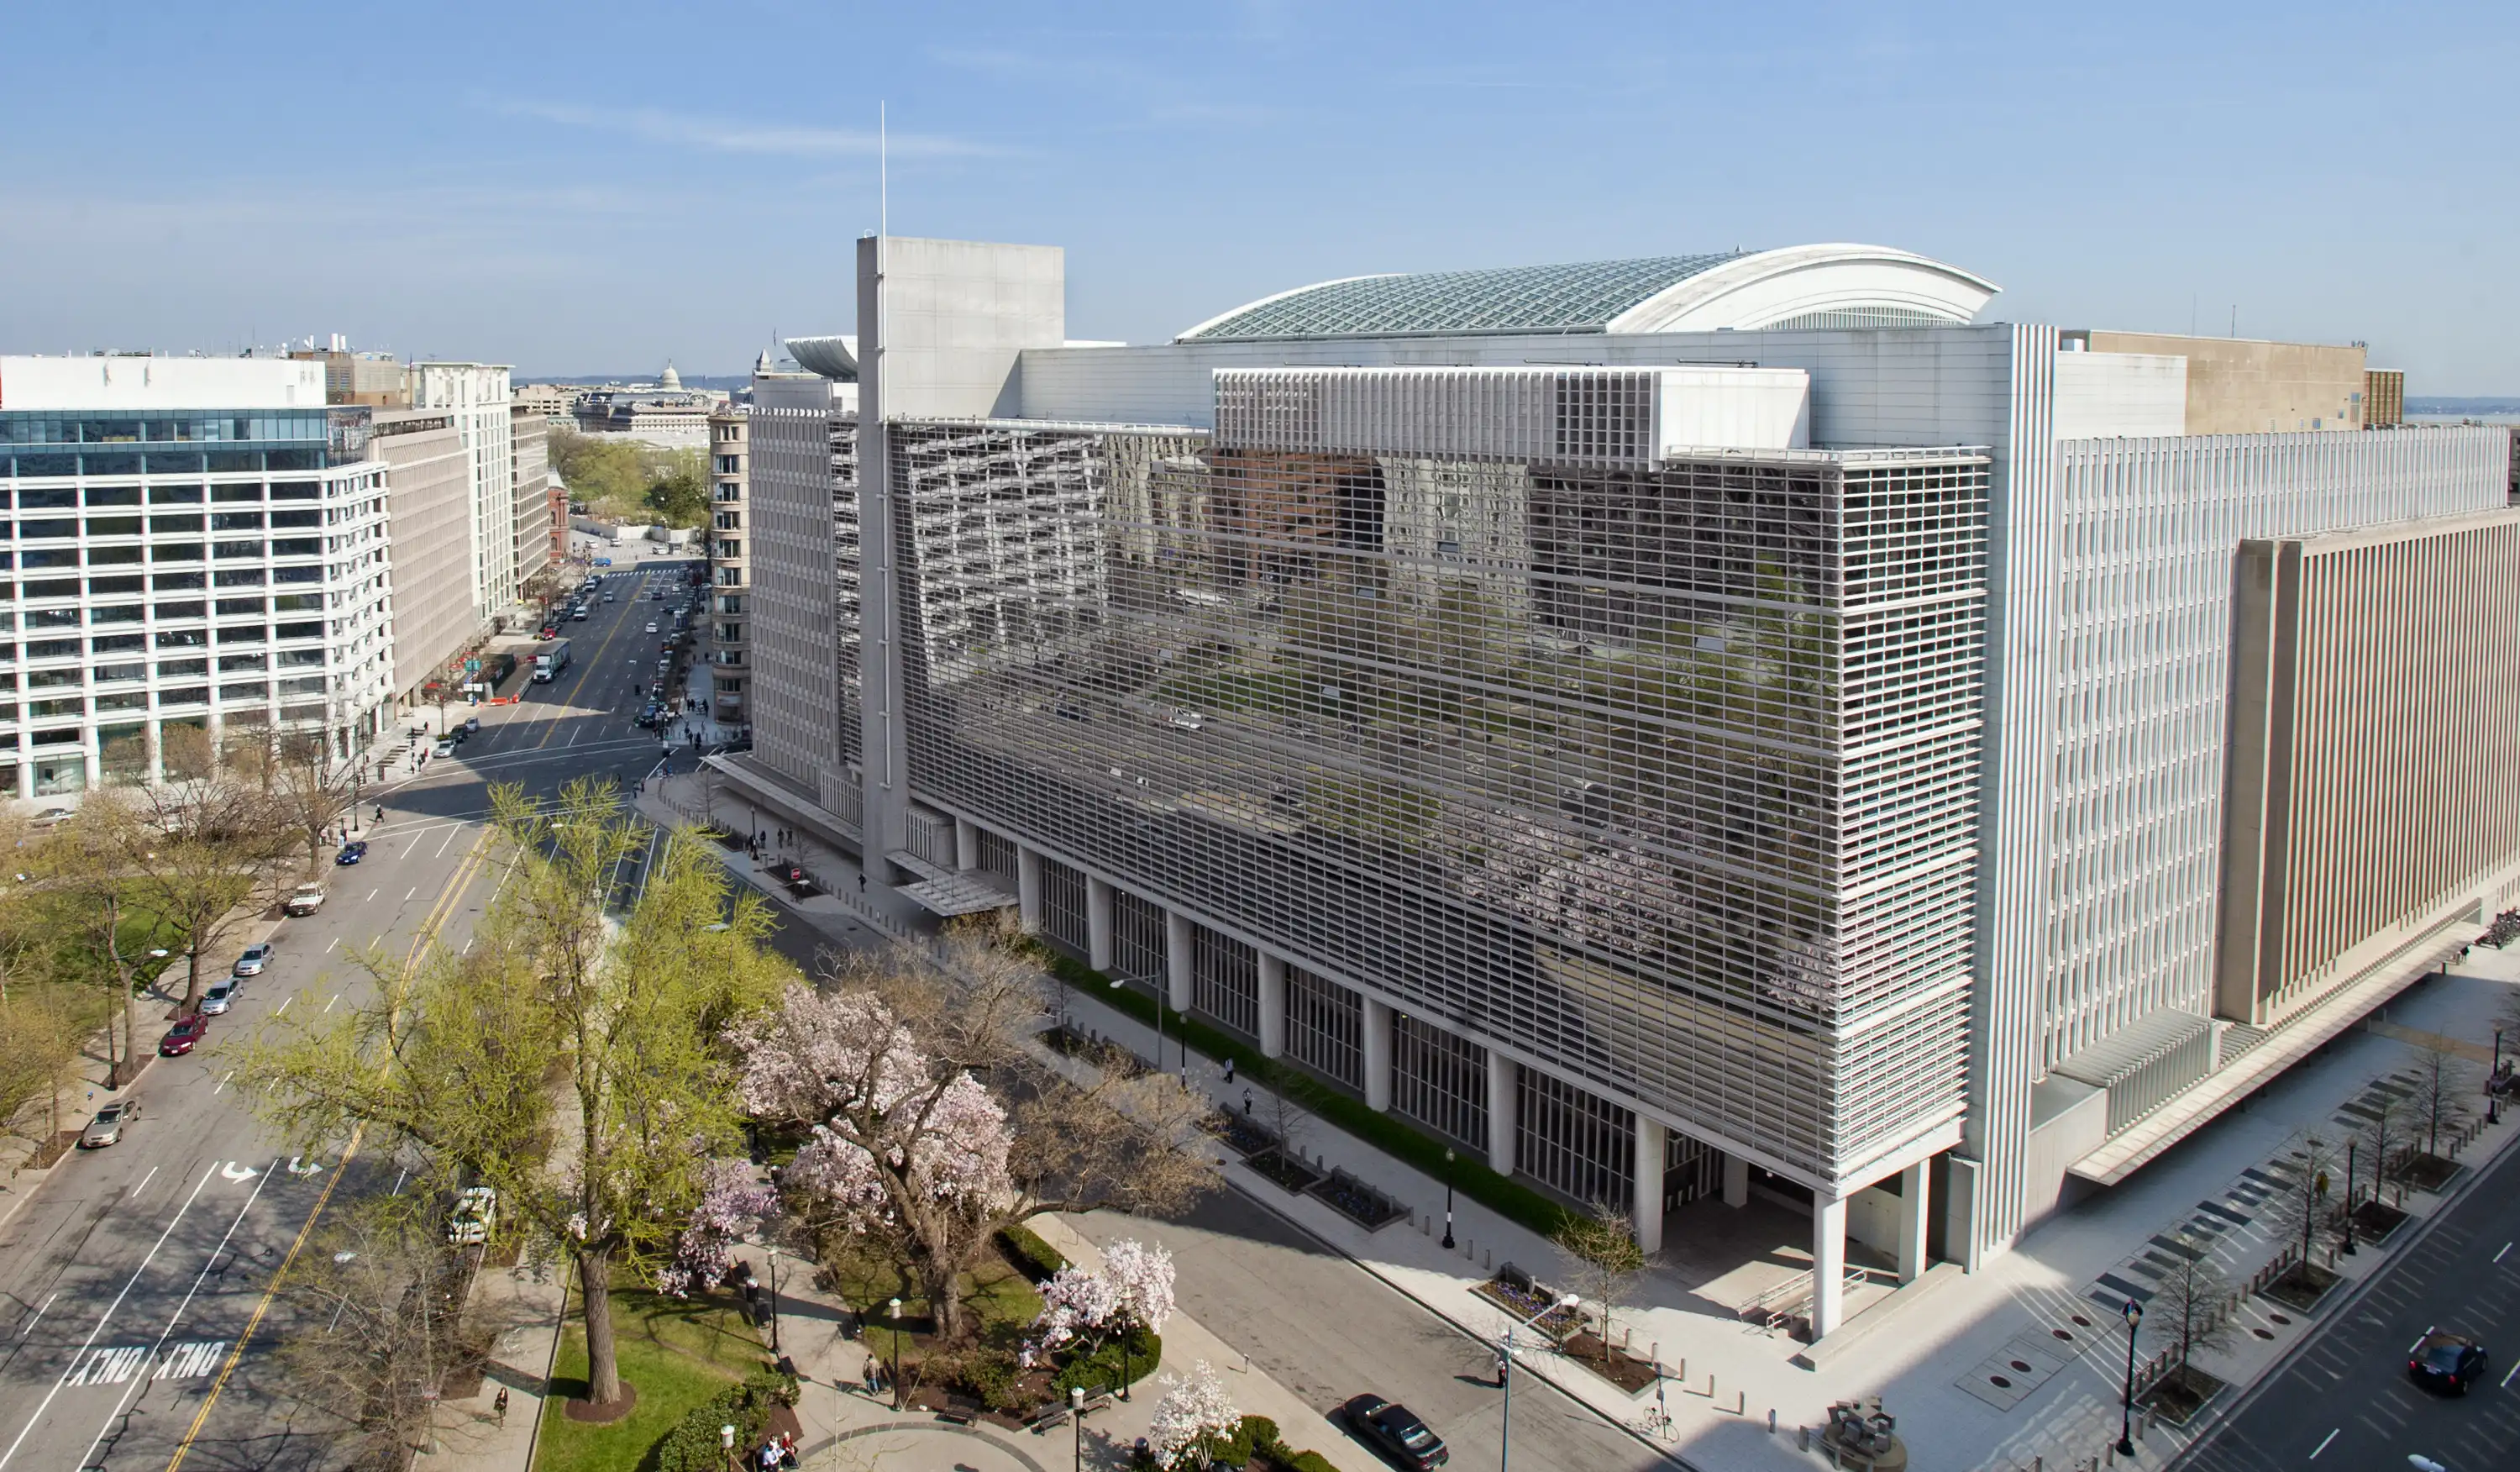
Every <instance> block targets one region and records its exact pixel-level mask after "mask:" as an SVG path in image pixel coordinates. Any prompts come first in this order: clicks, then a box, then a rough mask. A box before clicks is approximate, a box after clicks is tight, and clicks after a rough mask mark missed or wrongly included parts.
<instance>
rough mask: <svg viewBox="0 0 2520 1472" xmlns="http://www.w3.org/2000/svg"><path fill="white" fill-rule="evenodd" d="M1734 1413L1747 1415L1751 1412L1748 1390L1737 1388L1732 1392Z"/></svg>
mask: <svg viewBox="0 0 2520 1472" xmlns="http://www.w3.org/2000/svg"><path fill="white" fill-rule="evenodd" d="M1749 1413H1750V1393H1749V1392H1748V1391H1746V1390H1736V1391H1734V1392H1733V1414H1734V1415H1736V1416H1746V1415H1748V1414H1749Z"/></svg>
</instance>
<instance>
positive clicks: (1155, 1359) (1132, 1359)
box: [1050, 1325, 1164, 1401]
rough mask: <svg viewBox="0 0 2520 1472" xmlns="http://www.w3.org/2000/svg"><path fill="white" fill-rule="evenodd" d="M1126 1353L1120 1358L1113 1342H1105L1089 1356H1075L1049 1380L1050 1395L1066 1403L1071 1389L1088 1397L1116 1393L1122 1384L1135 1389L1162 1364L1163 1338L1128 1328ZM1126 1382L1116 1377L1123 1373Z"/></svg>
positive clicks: (1135, 1328) (1097, 1346)
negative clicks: (1125, 1376) (1083, 1392)
mask: <svg viewBox="0 0 2520 1472" xmlns="http://www.w3.org/2000/svg"><path fill="white" fill-rule="evenodd" d="M1127 1338H1128V1346H1127V1348H1128V1353H1127V1355H1126V1356H1123V1355H1122V1354H1121V1343H1120V1340H1119V1339H1117V1338H1112V1339H1106V1340H1104V1341H1102V1343H1101V1344H1099V1345H1096V1346H1095V1347H1094V1352H1093V1353H1092V1354H1090V1355H1078V1356H1076V1357H1073V1358H1071V1359H1069V1360H1068V1361H1067V1362H1066V1363H1065V1364H1062V1365H1060V1366H1059V1367H1058V1373H1057V1374H1056V1375H1054V1376H1052V1377H1051V1381H1050V1389H1051V1393H1052V1394H1053V1395H1054V1396H1056V1397H1057V1398H1058V1399H1059V1400H1061V1401H1064V1400H1066V1398H1067V1392H1068V1391H1069V1390H1070V1389H1071V1388H1081V1389H1083V1390H1084V1391H1085V1392H1086V1393H1087V1394H1088V1395H1092V1394H1095V1393H1097V1392H1100V1391H1107V1390H1117V1389H1119V1388H1120V1387H1121V1386H1122V1385H1123V1384H1129V1385H1135V1384H1136V1383H1137V1382H1139V1381H1141V1380H1144V1379H1146V1378H1147V1377H1148V1375H1151V1374H1153V1373H1154V1372H1155V1369H1156V1367H1157V1366H1158V1365H1161V1364H1162V1363H1163V1362H1164V1340H1163V1336H1162V1335H1160V1334H1157V1333H1155V1332H1153V1331H1152V1330H1149V1329H1146V1328H1142V1327H1138V1326H1135V1325H1132V1326H1131V1327H1130V1329H1129V1331H1128V1335H1127ZM1124 1369H1125V1371H1126V1372H1127V1375H1128V1379H1127V1380H1126V1381H1123V1380H1122V1379H1121V1378H1120V1377H1121V1374H1122V1372H1123V1370H1124Z"/></svg>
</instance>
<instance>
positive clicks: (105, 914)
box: [24, 792, 148, 1088]
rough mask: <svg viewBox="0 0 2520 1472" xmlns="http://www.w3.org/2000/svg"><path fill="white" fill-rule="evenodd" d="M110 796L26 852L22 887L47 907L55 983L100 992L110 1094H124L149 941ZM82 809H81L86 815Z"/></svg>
mask: <svg viewBox="0 0 2520 1472" xmlns="http://www.w3.org/2000/svg"><path fill="white" fill-rule="evenodd" d="M108 797H109V795H108V794H106V793H101V792H100V793H91V794H89V795H88V800H89V804H90V805H94V806H95V807H96V809H97V812H96V815H94V816H91V815H90V814H89V813H88V812H87V811H85V810H82V811H81V813H80V815H79V816H78V818H77V819H75V820H74V821H72V822H69V823H66V824H64V825H63V826H61V827H60V828H57V829H55V830H53V832H52V835H51V837H49V838H48V839H46V840H45V842H44V843H43V844H42V845H40V846H38V847H36V848H34V849H30V850H27V851H26V863H27V868H26V869H25V871H24V872H25V874H26V876H27V877H26V880H25V881H24V882H25V884H26V885H27V887H28V889H29V891H30V892H31V893H32V894H33V895H34V896H36V897H38V898H37V901H36V902H38V903H39V904H40V905H41V906H42V914H43V923H44V924H45V925H47V926H49V927H50V928H51V929H52V931H53V934H54V935H55V937H56V938H57V942H56V945H55V948H54V953H53V955H54V959H53V962H52V966H53V972H54V974H55V975H56V976H60V977H63V978H64V979H66V980H74V981H76V982H78V983H80V984H82V985H88V986H95V987H99V988H101V989H103V990H104V992H105V995H106V1000H107V1003H108V1010H107V1013H106V1019H105V1061H106V1067H107V1075H106V1077H107V1080H108V1084H107V1086H108V1087H111V1088H120V1087H121V1086H122V1085H123V1084H124V1083H127V1082H129V1081H130V1080H131V1076H132V1075H133V1074H135V1073H137V1072H138V1069H137V1067H136V1066H135V1065H134V1063H133V1061H132V1060H133V1057H134V1054H135V1050H136V1047H137V1044H138V1039H139V1034H140V1018H139V1012H138V1008H137V1004H136V1003H135V1001H134V1000H133V996H132V993H133V991H134V990H135V989H137V988H138V986H139V981H140V962H141V960H142V959H143V956H142V952H143V950H144V949H145V948H147V947H146V943H147V939H148V937H147V935H146V934H145V933H142V934H134V933H133V932H134V929H135V927H136V926H139V925H142V924H145V923H146V916H145V914H143V913H142V912H141V911H140V908H139V907H138V906H136V905H134V904H133V903H132V902H131V899H130V896H129V893H128V892H129V889H130V885H131V881H130V879H129V877H128V876H127V875H126V874H125V873H124V872H123V870H122V863H121V854H120V851H119V849H118V847H117V841H116V838H115V835H114V833H113V829H114V826H115V823H114V820H113V819H112V817H111V816H109V808H110V804H109V803H108V802H106V801H101V800H105V799H107V798H108ZM83 807H84V805H83ZM116 1012H119V1013H120V1014H121V1018H122V1049H121V1053H120V1056H119V1057H116V1055H115V1051H114V1045H113V1020H114V1014H115V1013H116Z"/></svg>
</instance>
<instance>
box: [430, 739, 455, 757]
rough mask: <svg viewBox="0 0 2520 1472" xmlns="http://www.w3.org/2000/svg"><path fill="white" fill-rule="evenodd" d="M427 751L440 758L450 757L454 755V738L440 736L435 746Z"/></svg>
mask: <svg viewBox="0 0 2520 1472" xmlns="http://www.w3.org/2000/svg"><path fill="white" fill-rule="evenodd" d="M429 751H431V752H432V753H434V754H436V755H437V756H440V757H452V756H454V755H455V738H454V737H452V736H440V737H438V738H437V745H435V746H433V747H430V748H429Z"/></svg>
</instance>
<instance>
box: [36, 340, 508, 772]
mask: <svg viewBox="0 0 2520 1472" xmlns="http://www.w3.org/2000/svg"><path fill="white" fill-rule="evenodd" d="M324 371H325V368H324V364H323V363H321V362H314V361H295V362H293V361H289V360H285V359H270V358H251V359H235V358H176V357H155V356H98V357H58V358H56V357H5V358H0V476H5V477H6V479H5V481H0V484H5V485H6V487H7V491H8V495H9V498H10V503H11V507H12V510H13V511H14V513H15V518H16V519H15V522H14V525H13V528H12V531H13V537H12V539H11V543H10V546H11V548H12V562H13V563H14V574H13V576H14V578H15V579H16V580H15V582H14V584H13V589H14V592H15V594H16V598H15V601H14V604H13V605H12V607H11V608H10V609H9V610H8V611H7V612H6V613H0V619H5V620H7V621H8V622H9V624H10V625H11V627H12V633H11V635H10V637H11V639H12V640H13V641H14V642H11V643H9V644H8V645H7V646H6V648H7V653H8V658H7V660H6V662H5V664H0V681H5V684H0V793H5V794H12V795H15V796H17V797H19V798H22V799H24V798H51V797H56V796H60V795H63V794H67V793H73V792H78V791H81V790H83V789H85V788H88V787H92V786H95V785H97V784H99V783H101V782H108V781H145V780H155V778H156V777H157V775H158V771H159V762H160V759H161V757H162V751H163V745H162V743H163V736H164V733H165V731H166V730H167V728H169V727H171V726H175V725H191V726H196V727H200V728H203V729H204V730H205V731H207V732H208V733H209V734H210V735H211V737H212V738H214V739H219V738H224V737H228V736H231V735H237V734H242V733H243V732H245V731H249V730H259V731H270V730H274V729H278V728H296V729H305V730H320V731H322V732H324V733H325V735H326V738H327V740H328V743H329V745H330V747H331V749H332V751H333V752H334V753H335V754H336V755H337V756H346V755H347V754H348V753H349V752H350V751H351V750H352V749H353V748H355V747H356V746H357V745H358V744H359V743H360V742H362V741H363V740H364V739H365V738H366V737H367V736H369V735H372V734H373V733H374V732H376V731H377V730H378V729H379V727H380V723H381V722H382V720H383V719H385V718H386V713H387V706H388V704H389V702H390V699H391V695H392V684H393V637H392V623H391V619H390V609H389V602H390V593H391V575H392V564H391V560H390V558H389V556H388V540H387V527H388V521H387V514H386V511H387V508H386V487H385V475H386V467H385V466H384V465H383V464H382V462H380V461H378V460H374V459H371V458H370V446H369V442H368V439H369V426H370V419H371V414H372V411H371V410H370V409H368V408H365V407H342V408H332V409H328V408H327V407H326V406H325V392H324ZM503 412H504V411H503Z"/></svg>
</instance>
